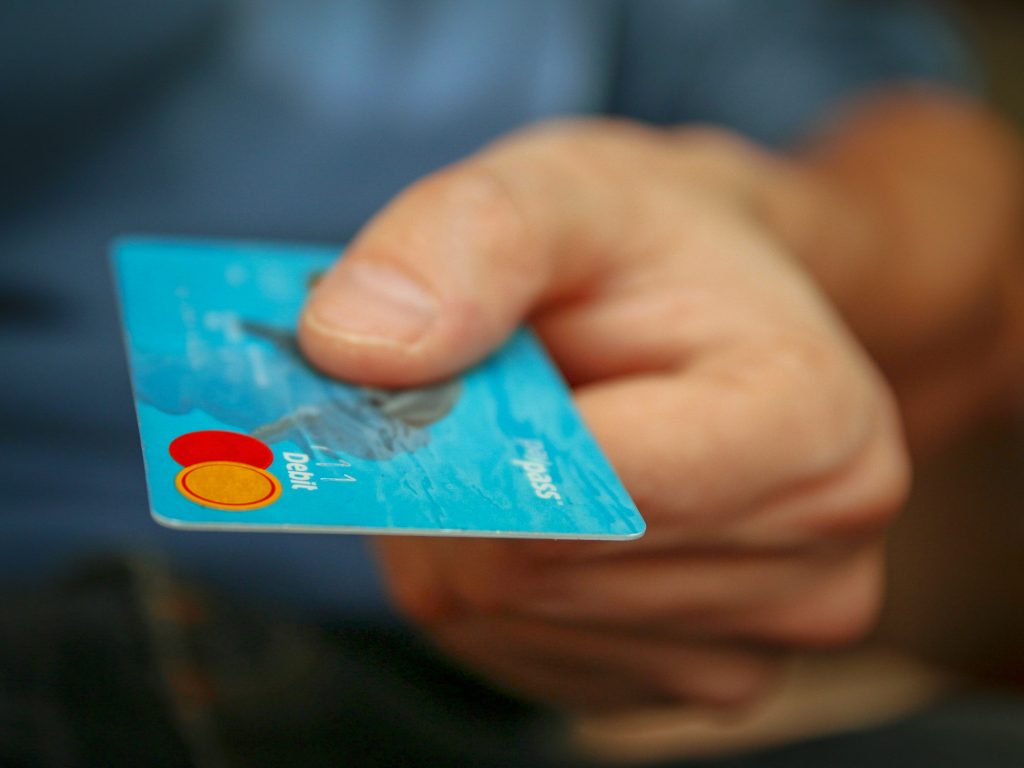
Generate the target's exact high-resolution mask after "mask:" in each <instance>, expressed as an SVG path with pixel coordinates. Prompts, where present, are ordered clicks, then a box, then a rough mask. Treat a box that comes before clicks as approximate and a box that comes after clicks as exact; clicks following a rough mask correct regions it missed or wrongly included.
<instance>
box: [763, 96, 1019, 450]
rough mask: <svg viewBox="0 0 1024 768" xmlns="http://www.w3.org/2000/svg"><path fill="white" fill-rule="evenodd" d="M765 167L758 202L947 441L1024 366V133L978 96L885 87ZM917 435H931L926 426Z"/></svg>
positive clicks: (1006, 391)
mask: <svg viewBox="0 0 1024 768" xmlns="http://www.w3.org/2000/svg"><path fill="white" fill-rule="evenodd" d="M840 117H841V119H840V120H837V121H836V123H835V125H834V126H833V127H831V128H830V129H828V130H826V131H825V132H823V133H822V134H821V135H820V136H819V138H818V139H817V140H816V141H815V142H814V143H813V144H811V145H809V146H808V147H807V148H806V149H804V150H803V151H802V152H801V153H800V154H799V155H798V156H797V157H796V162H795V163H780V164H778V165H776V166H775V169H774V172H772V173H765V174H763V175H762V184H761V187H762V190H763V191H762V195H763V198H762V199H763V201H764V203H763V211H764V212H765V215H766V217H767V220H768V221H769V224H770V226H772V227H773V228H774V229H775V231H776V232H777V234H779V235H780V236H781V237H782V238H783V239H784V240H785V241H786V242H787V244H789V245H790V247H791V250H792V251H793V252H794V253H795V254H796V255H797V257H798V258H800V259H801V261H802V262H803V263H804V264H805V265H806V267H807V268H808V269H809V271H810V272H811V273H812V274H813V275H814V277H815V278H816V279H817V280H818V282H819V283H820V284H821V285H822V286H823V288H824V289H825V291H826V292H827V293H828V294H829V296H830V297H831V299H832V300H833V301H834V302H835V304H836V305H837V307H838V308H839V309H840V311H841V312H842V313H843V315H844V317H845V319H846V321H847V322H848V324H849V325H850V326H851V328H852V329H853V330H854V332H855V333H856V334H857V335H858V337H859V338H860V339H861V340H862V342H863V343H864V344H865V345H866V346H867V348H868V349H869V350H870V351H871V352H872V354H873V355H874V356H875V358H876V360H878V362H879V363H880V364H881V365H882V367H883V369H884V370H885V371H886V373H887V374H888V375H889V377H890V380H891V381H892V382H893V384H894V386H895V387H896V389H897V392H898V393H899V394H900V396H901V400H903V401H904V405H905V411H906V413H905V417H906V418H907V420H908V421H909V422H910V427H911V437H912V439H914V440H915V441H916V442H919V443H929V442H934V441H936V440H939V441H941V438H942V437H943V436H946V435H948V434H951V433H953V432H955V431H957V429H958V428H959V427H960V426H961V425H962V424H966V423H967V422H969V421H971V420H972V419H973V418H974V417H976V416H977V415H980V414H981V413H982V412H984V411H987V410H990V409H991V408H993V407H1003V406H1005V405H1006V404H1008V402H1009V401H1010V399H1011V398H1012V397H1013V395H1014V393H1020V392H1021V391H1022V390H1021V384H1022V380H1024V236H1022V235H1024V146H1022V142H1021V140H1020V139H1019V138H1018V137H1017V136H1016V135H1014V133H1013V132H1012V130H1010V129H1009V128H1008V127H1007V126H1005V125H1004V124H1002V123H1001V122H1000V121H999V119H998V118H996V117H995V116H994V115H992V114H990V113H989V112H988V111H987V110H985V109H984V108H983V107H982V106H980V105H979V104H977V103H976V102H973V101H969V100H966V99H962V98H960V97H956V96H952V95H949V94H940V93H938V92H914V93H910V92H894V93H889V94H880V95H878V96H877V97H875V98H873V99H869V100H867V101H865V102H862V103H861V104H860V105H859V106H858V107H856V108H854V109H851V110H850V111H848V112H846V113H845V114H842V115H841V116H840ZM915 433H920V434H915Z"/></svg>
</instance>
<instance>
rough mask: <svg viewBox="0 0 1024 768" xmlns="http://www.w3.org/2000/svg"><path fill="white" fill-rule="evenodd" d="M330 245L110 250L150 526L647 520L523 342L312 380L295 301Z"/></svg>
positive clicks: (450, 526) (489, 527) (491, 530)
mask: <svg viewBox="0 0 1024 768" xmlns="http://www.w3.org/2000/svg"><path fill="white" fill-rule="evenodd" d="M337 251H338V249H336V248H328V247H317V246H308V245H281V244H268V243H234V242H207V241H203V242H193V241H185V240H162V239H150V238H127V239H122V240H120V241H118V242H117V243H116V245H115V247H114V253H113V261H114V268H115V272H116V276H117V283H118V287H119V290H120V297H121V307H122V318H123V321H124V330H125V337H126V343H127V347H128V356H129V360H130V364H131V375H132V383H133V386H134V391H135V404H136V408H137V410H138V417H139V431H140V432H141V435H142V453H143V458H144V460H145V465H146V477H147V481H148V484H149V496H150V505H151V507H152V512H153V516H154V517H155V518H156V519H157V520H158V521H159V522H161V523H163V524H165V525H168V526H173V527H175V528H195V529H207V530H210V529H220V530H274V531H311V532H338V533H394V534H429V535H446V536H456V535H465V536H510V537H545V538H578V539H629V538H635V537H637V536H640V535H642V534H643V532H644V521H643V519H642V518H641V516H640V514H639V513H638V511H637V509H636V506H635V505H634V504H633V502H632V501H631V500H630V498H629V496H628V495H627V493H626V491H625V490H624V489H623V487H622V484H621V483H620V482H619V480H618V478H617V477H616V476H615V473H614V471H613V470H612V468H611V467H610V466H609V464H608V462H607V460H606V459H605V458H604V456H603V455H602V454H601V451H600V449H599V448H598V446H597V444H596V443H595V441H594V439H593V437H592V436H591V435H590V433H589V432H588V431H587V429H586V427H585V426H584V424H583V422H582V420H581V419H580V416H579V414H578V412H577V411H576V409H575V407H574V406H573V403H572V399H571V397H570V394H569V390H568V389H567V387H566V385H565V383H564V382H563V381H562V379H561V377H560V376H559V374H558V372H557V371H556V370H555V368H554V366H553V365H552V363H551V361H550V360H549V358H548V356H547V354H546V353H545V351H544V350H543V348H542V347H541V346H540V344H539V343H538V342H537V340H536V339H535V338H534V336H533V334H532V332H530V331H529V330H527V329H520V330H519V331H517V332H516V333H515V334H514V335H513V336H512V338H511V339H509V341H508V342H507V343H506V344H505V346H503V347H502V348H501V349H500V350H498V352H496V353H495V354H494V355H493V356H492V357H491V358H489V359H488V360H486V361H484V362H483V363H481V364H479V365H477V366H476V367H475V368H473V369H471V370H469V371H467V372H466V373H464V374H463V375H462V376H461V377H459V378H455V379H452V380H449V381H445V382H441V383H438V384H433V385H430V386H424V387H418V388H411V389H403V390H392V389H379V388H373V387H362V386H355V385H351V384H345V383H342V382H339V381H336V380H333V379H330V378H328V377H326V376H324V375H322V374H320V373H318V372H317V371H315V370H313V369H312V368H310V366H309V365H308V364H307V363H306V362H305V360H304V359H303V357H302V355H301V354H300V352H299V350H298V348H297V346H296V343H295V327H296V322H297V320H298V317H299V312H300V310H301V307H302V304H303V302H304V300H305V298H306V294H307V292H308V290H309V288H310V286H311V285H312V284H313V283H315V281H316V279H317V277H318V275H319V274H320V273H321V272H322V271H323V270H324V269H326V268H327V267H328V266H329V265H330V264H331V262H332V261H334V260H335V259H336V258H337V256H338V253H337Z"/></svg>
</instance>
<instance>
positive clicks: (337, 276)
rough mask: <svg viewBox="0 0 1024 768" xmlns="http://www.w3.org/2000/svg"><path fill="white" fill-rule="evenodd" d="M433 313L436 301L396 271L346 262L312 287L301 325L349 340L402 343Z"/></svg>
mask: <svg viewBox="0 0 1024 768" xmlns="http://www.w3.org/2000/svg"><path fill="white" fill-rule="evenodd" d="M437 313H438V302H437V299H436V298H434V297H433V296H431V295H430V294H429V293H427V291H426V290H424V289H423V287H422V286H421V285H419V284H418V283H416V282H415V281H413V280H411V279H410V278H408V277H406V276H405V275H403V274H402V273H401V272H399V271H397V270H395V269H391V268H390V267H384V266H379V265H376V264H364V263H361V262H352V263H350V264H343V265H342V266H341V267H339V268H338V269H337V270H336V271H335V272H332V273H330V274H328V275H327V276H326V277H325V278H324V280H323V282H322V283H321V284H320V285H319V286H317V289H316V293H315V294H314V297H313V300H312V303H311V305H310V308H309V313H308V315H307V317H306V322H307V323H308V324H309V325H311V326H312V327H313V329H314V330H316V331H319V332H321V333H325V334H327V335H330V336H335V337H341V338H344V339H346V340H349V341H356V342H359V343H369V344H402V345H405V344H412V343H414V342H415V341H417V340H418V339H419V338H420V337H421V336H423V334H424V333H426V331H427V329H428V328H429V327H430V325H431V324H432V323H433V322H434V320H435V319H436V318H437Z"/></svg>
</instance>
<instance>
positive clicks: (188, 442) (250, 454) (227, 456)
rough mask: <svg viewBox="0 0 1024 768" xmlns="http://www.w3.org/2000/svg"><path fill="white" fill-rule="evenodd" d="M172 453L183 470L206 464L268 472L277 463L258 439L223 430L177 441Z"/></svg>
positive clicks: (212, 430) (202, 431)
mask: <svg viewBox="0 0 1024 768" xmlns="http://www.w3.org/2000/svg"><path fill="white" fill-rule="evenodd" d="M168 450H169V451H170V452H171V458H172V459H174V460H175V461H176V462H178V463H179V464H181V465H182V466H183V467H191V466H192V465H193V464H201V463H203V462H205V461H235V462H238V463H239V464H248V465H249V466H251V467H258V468H259V469H266V468H267V467H269V466H270V465H271V464H272V463H273V461H274V452H273V451H271V450H270V448H269V447H268V446H267V445H266V444H264V443H263V442H262V441H260V440H257V439H256V438H255V437H250V436H249V435H243V434H241V433H239V432H227V431H225V430H222V429H204V430H200V431H198V432H189V433H187V434H184V435H181V436H180V437H176V438H175V439H174V440H173V441H172V442H171V445H170V447H169V448H168Z"/></svg>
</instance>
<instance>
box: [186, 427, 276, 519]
mask: <svg viewBox="0 0 1024 768" xmlns="http://www.w3.org/2000/svg"><path fill="white" fill-rule="evenodd" d="M170 453H171V456H172V457H173V458H174V460H175V461H177V462H178V463H179V464H182V465H184V468H183V469H182V470H181V471H180V472H178V475H177V477H175V478H174V485H175V487H176V488H177V489H178V492H179V493H181V495H182V496H184V497H185V498H186V499H188V500H189V501H193V502H195V503H196V504H200V505H202V506H204V507H211V508H213V509H224V510H228V511H233V512H241V511H245V510H248V509H259V508H261V507H266V506H268V505H270V504H273V503H274V502H275V501H277V499H278V497H279V496H280V495H281V482H280V481H279V480H278V479H277V478H276V477H274V476H273V475H272V474H271V473H270V472H268V471H267V470H266V467H268V466H269V465H270V462H271V460H272V459H273V453H272V452H271V450H270V448H269V447H267V446H266V445H264V444H263V443H262V442H261V441H259V440H256V438H254V437H250V436H249V435H242V434H239V433H231V432H224V431H220V430H206V431H201V432H190V433H188V434H186V435H182V436H180V437H178V438H177V439H176V440H174V441H173V442H172V443H171V446H170Z"/></svg>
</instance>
